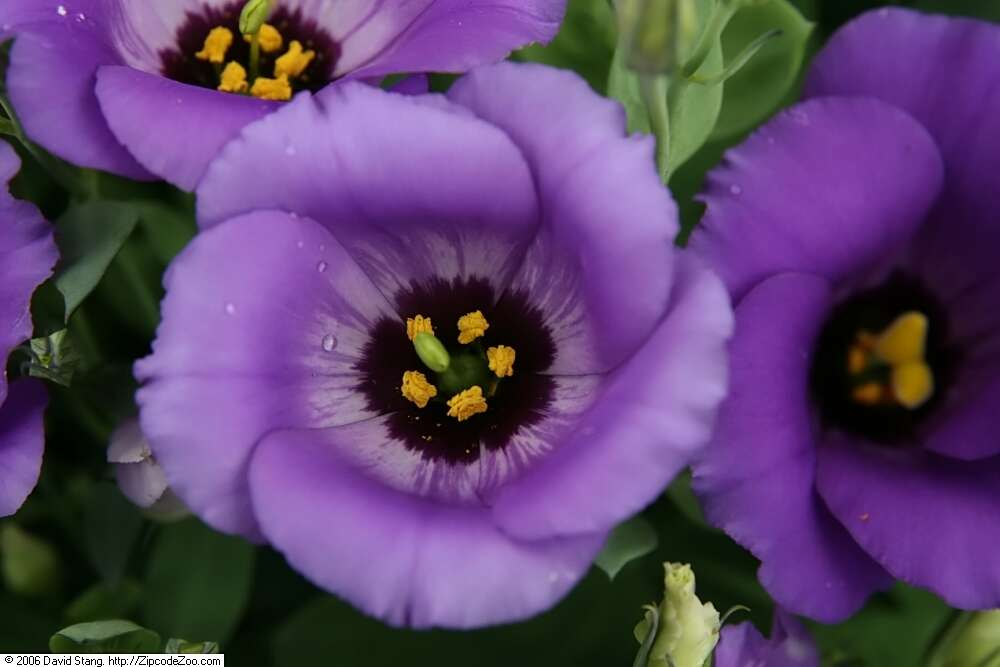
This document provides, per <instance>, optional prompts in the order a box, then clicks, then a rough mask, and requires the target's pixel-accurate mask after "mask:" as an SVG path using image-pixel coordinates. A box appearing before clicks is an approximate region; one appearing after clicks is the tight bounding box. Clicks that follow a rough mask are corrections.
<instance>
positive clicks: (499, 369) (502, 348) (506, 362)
mask: <svg viewBox="0 0 1000 667" xmlns="http://www.w3.org/2000/svg"><path fill="white" fill-rule="evenodd" d="M515 356H517V355H516V353H515V352H514V348H512V347H507V346H506V345H497V346H496V347H491V348H489V349H488V350H486V359H487V360H488V361H489V364H490V370H491V371H493V372H494V373H496V376H497V377H498V378H503V377H510V376H511V375H513V374H514V357H515Z"/></svg>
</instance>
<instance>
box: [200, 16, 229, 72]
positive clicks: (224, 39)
mask: <svg viewBox="0 0 1000 667" xmlns="http://www.w3.org/2000/svg"><path fill="white" fill-rule="evenodd" d="M232 45H233V32H232V31H231V30H230V29H229V28H223V27H221V26H219V27H218V28H212V30H211V32H209V33H208V37H206V38H205V45H204V46H203V47H202V48H201V51H199V52H198V53H196V54H194V57H195V58H197V59H198V60H207V61H208V62H210V63H215V64H216V65H221V64H222V63H223V62H225V60H226V51H228V50H229V47H230V46H232Z"/></svg>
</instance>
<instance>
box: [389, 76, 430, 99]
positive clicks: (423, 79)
mask: <svg viewBox="0 0 1000 667" xmlns="http://www.w3.org/2000/svg"><path fill="white" fill-rule="evenodd" d="M430 89H431V80H430V79H429V78H427V75H426V74H411V75H409V76H405V77H403V78H402V79H401V80H400V81H398V82H397V83H396V85H394V86H393V87H392V92H394V93H399V94H400V95H426V94H427V93H429V92H430Z"/></svg>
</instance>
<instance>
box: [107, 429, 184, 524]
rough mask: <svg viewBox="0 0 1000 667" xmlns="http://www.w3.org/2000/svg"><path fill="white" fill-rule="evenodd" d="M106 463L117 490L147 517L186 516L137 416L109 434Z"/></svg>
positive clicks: (171, 518)
mask: <svg viewBox="0 0 1000 667" xmlns="http://www.w3.org/2000/svg"><path fill="white" fill-rule="evenodd" d="M108 462H109V463H113V464H114V465H115V478H116V479H117V481H118V488H119V489H121V492H122V493H123V494H124V495H125V497H126V498H128V499H129V500H131V501H132V502H133V503H134V504H135V505H137V506H138V507H141V508H142V509H144V510H146V513H147V514H148V515H149V516H151V517H152V518H155V519H162V520H165V521H170V520H175V519H179V518H181V517H182V516H186V515H187V513H188V511H187V508H186V507H184V504H183V503H182V502H181V501H180V499H179V498H177V496H175V495H174V493H173V492H172V491H171V490H170V488H169V487H168V485H167V478H166V475H164V474H163V470H162V469H161V468H160V465H159V464H158V463H157V462H156V459H155V458H154V457H153V452H152V450H150V447H149V442H148V441H147V440H146V436H145V435H143V433H142V429H141V428H140V427H139V420H138V419H129V420H127V421H125V422H124V423H122V425H121V426H119V427H118V428H117V429H116V430H115V432H114V433H113V434H112V435H111V445H110V446H109V447H108Z"/></svg>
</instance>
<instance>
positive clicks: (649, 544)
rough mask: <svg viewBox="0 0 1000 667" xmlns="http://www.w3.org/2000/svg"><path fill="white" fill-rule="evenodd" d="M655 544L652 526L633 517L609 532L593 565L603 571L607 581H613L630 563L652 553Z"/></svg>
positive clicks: (654, 532)
mask: <svg viewBox="0 0 1000 667" xmlns="http://www.w3.org/2000/svg"><path fill="white" fill-rule="evenodd" d="M657 543H658V539H657V536H656V530H654V529H653V526H651V525H650V523H649V522H648V521H646V520H645V519H643V518H642V517H634V518H632V519H629V520H628V521H626V522H625V523H622V524H619V525H618V526H617V527H616V528H615V529H614V530H613V531H611V535H609V536H608V541H607V542H606V543H605V544H604V549H602V550H601V553H599V554H598V555H597V559H596V560H595V561H594V564H595V565H597V566H598V567H599V568H601V569H602V570H604V572H605V573H606V574H607V575H608V578H609V579H614V578H615V575H617V574H618V573H619V572H620V571H621V569H622V568H623V567H625V566H626V565H628V564H629V563H630V562H632V561H633V560H635V559H637V558H642V557H643V556H645V555H646V554H649V553H652V551H653V550H654V549H656V545H657Z"/></svg>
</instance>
